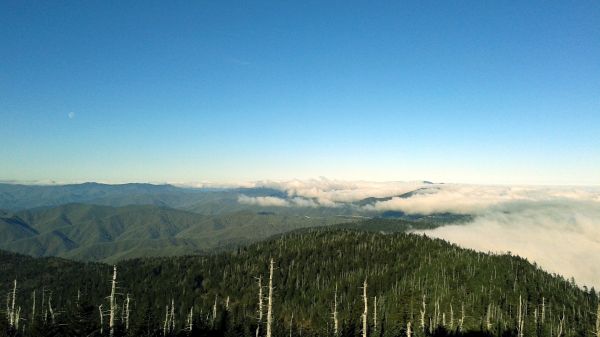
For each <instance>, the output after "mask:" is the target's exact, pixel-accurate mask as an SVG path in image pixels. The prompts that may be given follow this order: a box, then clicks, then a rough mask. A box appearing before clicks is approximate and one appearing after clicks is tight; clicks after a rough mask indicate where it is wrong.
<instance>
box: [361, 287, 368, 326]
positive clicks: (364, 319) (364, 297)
mask: <svg viewBox="0 0 600 337" xmlns="http://www.w3.org/2000/svg"><path fill="white" fill-rule="evenodd" d="M363 301H364V305H365V307H364V311H363V314H362V323H363V324H362V325H363V326H362V337H367V329H368V323H367V319H368V317H369V299H368V297H367V279H366V278H365V282H364V283H363Z"/></svg>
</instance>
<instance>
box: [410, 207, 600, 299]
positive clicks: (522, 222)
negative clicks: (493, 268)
mask: <svg viewBox="0 0 600 337" xmlns="http://www.w3.org/2000/svg"><path fill="white" fill-rule="evenodd" d="M419 233H422V234H426V235H428V236H431V237H437V238H441V239H444V240H448V241H450V242H453V243H456V244H458V245H460V246H463V247H467V248H472V249H475V250H479V251H484V252H488V251H491V252H496V253H505V252H512V253H513V254H515V255H519V256H522V257H525V258H527V259H528V260H529V261H535V262H536V263H538V264H539V265H540V266H541V267H542V268H544V269H545V270H547V271H550V272H553V273H558V274H561V275H563V276H565V277H574V278H575V280H576V281H577V283H579V284H580V285H583V284H586V285H588V286H595V287H596V289H598V288H600V205H599V204H598V203H597V202H595V201H573V200H571V201H568V200H566V199H563V200H562V201H520V202H509V203H505V204H502V205H498V206H495V207H492V208H490V209H488V210H486V211H485V212H481V211H480V214H479V215H477V216H476V217H475V218H474V220H473V221H472V222H471V223H468V224H464V225H450V226H444V227H439V228H436V229H432V230H426V231H420V232H419Z"/></svg>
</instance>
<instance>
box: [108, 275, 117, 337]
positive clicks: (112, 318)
mask: <svg viewBox="0 0 600 337" xmlns="http://www.w3.org/2000/svg"><path fill="white" fill-rule="evenodd" d="M116 290H117V266H116V265H115V266H113V277H112V282H111V290H110V314H109V318H108V327H109V329H110V331H109V333H110V336H111V337H112V336H114V335H115V314H116V311H117V302H116V300H115V293H116Z"/></svg>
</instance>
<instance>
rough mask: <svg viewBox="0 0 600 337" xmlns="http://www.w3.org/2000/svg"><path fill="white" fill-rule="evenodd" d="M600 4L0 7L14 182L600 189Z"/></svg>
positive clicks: (4, 126) (2, 128)
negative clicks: (316, 182)
mask: <svg viewBox="0 0 600 337" xmlns="http://www.w3.org/2000/svg"><path fill="white" fill-rule="evenodd" d="M599 23H600V2H598V1H543V2H542V1H527V2H525V1H495V2H492V1H389V2H388V1H382V2H377V3H374V2H367V1H364V2H355V1H331V2H324V1H296V2H291V1H268V2H261V1H251V2H249V1H245V2H241V1H240V2H230V1H210V2H209V1H168V2H153V1H143V2H139V1H138V2H133V1H132V2H126V1H85V2H81V1H71V2H63V1H2V2H0V121H1V123H0V135H1V136H0V137H1V141H0V158H2V159H1V160H0V180H12V181H59V182H80V181H103V182H129V181H138V182H145V181H147V182H194V181H215V182H219V181H221V182H224V181H250V180H259V179H296V178H298V179H307V178H314V177H321V176H326V177H331V178H335V179H349V180H352V179H361V180H379V181H383V180H402V181H413V180H421V179H426V180H432V181H444V182H456V183H486V184H566V185H570V184H582V185H598V184H600V135H599V134H600V24H599Z"/></svg>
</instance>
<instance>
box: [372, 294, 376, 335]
mask: <svg viewBox="0 0 600 337" xmlns="http://www.w3.org/2000/svg"><path fill="white" fill-rule="evenodd" d="M373 330H374V331H375V332H377V296H375V297H374V298H373Z"/></svg>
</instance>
